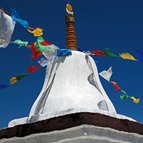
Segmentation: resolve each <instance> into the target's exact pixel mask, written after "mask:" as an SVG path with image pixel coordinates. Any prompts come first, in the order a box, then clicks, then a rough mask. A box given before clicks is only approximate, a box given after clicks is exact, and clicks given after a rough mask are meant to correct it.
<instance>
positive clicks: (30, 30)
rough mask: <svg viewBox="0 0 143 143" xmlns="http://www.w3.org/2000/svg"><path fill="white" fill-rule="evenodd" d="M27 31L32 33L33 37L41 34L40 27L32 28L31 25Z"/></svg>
mask: <svg viewBox="0 0 143 143" xmlns="http://www.w3.org/2000/svg"><path fill="white" fill-rule="evenodd" d="M27 31H28V32H30V33H32V34H33V36H35V37H39V36H42V35H43V30H42V29H41V28H36V29H33V28H31V27H28V29H27Z"/></svg>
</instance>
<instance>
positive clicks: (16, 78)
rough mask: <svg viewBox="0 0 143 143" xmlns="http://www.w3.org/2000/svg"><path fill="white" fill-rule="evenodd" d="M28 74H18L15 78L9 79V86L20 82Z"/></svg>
mask: <svg viewBox="0 0 143 143" xmlns="http://www.w3.org/2000/svg"><path fill="white" fill-rule="evenodd" d="M27 75H28V74H27V73H23V74H19V75H17V76H16V77H12V78H11V79H10V84H11V85H13V84H15V83H16V82H18V81H20V80H22V79H23V78H24V77H26V76H27Z"/></svg>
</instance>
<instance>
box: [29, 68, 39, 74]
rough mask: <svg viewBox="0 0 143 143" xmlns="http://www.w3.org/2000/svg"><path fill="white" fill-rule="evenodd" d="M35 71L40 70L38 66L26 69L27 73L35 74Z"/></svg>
mask: <svg viewBox="0 0 143 143" xmlns="http://www.w3.org/2000/svg"><path fill="white" fill-rule="evenodd" d="M37 70H40V67H39V66H29V67H28V72H29V73H33V72H36V71H37Z"/></svg>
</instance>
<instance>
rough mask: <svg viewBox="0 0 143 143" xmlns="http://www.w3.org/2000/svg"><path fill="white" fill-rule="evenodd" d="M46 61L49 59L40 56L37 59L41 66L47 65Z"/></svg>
mask: <svg viewBox="0 0 143 143" xmlns="http://www.w3.org/2000/svg"><path fill="white" fill-rule="evenodd" d="M48 62H49V60H48V59H45V58H41V59H40V60H38V63H39V64H40V66H41V67H45V66H47V64H48Z"/></svg>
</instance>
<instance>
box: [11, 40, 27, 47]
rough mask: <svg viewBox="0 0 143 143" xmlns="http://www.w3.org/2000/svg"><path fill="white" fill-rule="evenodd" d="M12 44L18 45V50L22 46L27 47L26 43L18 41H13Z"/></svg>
mask: <svg viewBox="0 0 143 143" xmlns="http://www.w3.org/2000/svg"><path fill="white" fill-rule="evenodd" d="M12 43H14V44H17V45H19V46H18V48H20V47H22V46H24V47H27V46H28V42H27V41H21V40H20V39H17V40H14V41H13V42H12Z"/></svg>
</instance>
